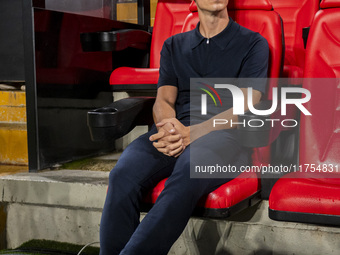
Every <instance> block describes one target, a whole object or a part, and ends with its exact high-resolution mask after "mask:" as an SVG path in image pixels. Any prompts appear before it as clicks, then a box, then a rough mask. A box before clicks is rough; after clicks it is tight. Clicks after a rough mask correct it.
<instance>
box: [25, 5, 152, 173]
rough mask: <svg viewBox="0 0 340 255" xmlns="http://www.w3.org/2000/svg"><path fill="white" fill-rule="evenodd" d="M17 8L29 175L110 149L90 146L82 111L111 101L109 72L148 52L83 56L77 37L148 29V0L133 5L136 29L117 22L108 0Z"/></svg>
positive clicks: (137, 61)
mask: <svg viewBox="0 0 340 255" xmlns="http://www.w3.org/2000/svg"><path fill="white" fill-rule="evenodd" d="M22 7H23V27H24V52H25V61H24V64H25V79H26V103H27V131H28V153H29V170H30V172H34V171H37V170H40V169H45V168H48V167H51V166H53V165H55V164H58V163H61V162H66V161H70V160H75V159H79V158H83V157H88V156H91V155H95V154H98V153H100V152H106V151H110V150H112V149H114V142H112V141H104V142H100V143H98V142H93V141H91V138H90V133H89V130H88V127H87V123H86V121H87V112H88V111H89V110H91V109H95V108H98V107H101V106H103V105H107V104H110V103H111V102H112V101H113V96H112V91H111V88H110V85H109V76H110V73H111V71H112V70H113V69H114V68H116V67H119V66H123V65H124V66H141V67H142V66H143V65H144V63H145V56H147V55H148V52H147V51H143V50H136V49H131V48H127V49H124V50H122V51H118V52H114V53H112V52H100V53H93V52H84V51H83V50H82V48H81V42H80V34H81V33H84V32H85V33H88V32H96V31H108V30H118V29H130V28H132V29H135V28H138V29H142V30H148V29H149V25H150V2H149V0H138V23H139V24H138V25H137V24H129V23H124V22H119V21H117V20H116V2H114V1H113V0H75V1H61V0H28V1H26V0H25V1H23V2H22Z"/></svg>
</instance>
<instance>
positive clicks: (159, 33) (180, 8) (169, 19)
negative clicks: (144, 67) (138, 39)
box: [150, 0, 191, 68]
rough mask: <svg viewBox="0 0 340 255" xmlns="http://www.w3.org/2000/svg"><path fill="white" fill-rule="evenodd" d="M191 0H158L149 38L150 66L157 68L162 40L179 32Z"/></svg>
mask: <svg viewBox="0 0 340 255" xmlns="http://www.w3.org/2000/svg"><path fill="white" fill-rule="evenodd" d="M190 2H191V0H159V1H158V3H157V8H156V16H155V23H154V27H153V36H152V40H151V52H150V68H159V61H160V52H161V49H162V46H163V43H164V41H165V40H166V39H167V38H168V37H170V36H172V35H175V34H177V33H180V32H181V29H182V26H183V23H184V20H185V18H186V16H187V15H188V14H189V13H190V12H189V10H188V8H189V4H190Z"/></svg>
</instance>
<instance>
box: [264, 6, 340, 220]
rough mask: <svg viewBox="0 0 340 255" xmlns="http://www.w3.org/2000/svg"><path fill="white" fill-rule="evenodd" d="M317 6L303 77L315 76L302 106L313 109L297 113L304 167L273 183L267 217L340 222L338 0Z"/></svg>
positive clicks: (339, 46) (309, 83)
mask: <svg viewBox="0 0 340 255" xmlns="http://www.w3.org/2000/svg"><path fill="white" fill-rule="evenodd" d="M320 7H321V10H320V11H318V12H317V14H316V15H315V18H314V21H313V24H312V26H311V29H310V33H309V39H308V42H307V50H306V62H305V69H304V77H306V78H314V79H305V80H304V82H303V87H304V88H306V89H308V90H309V91H310V92H311V100H310V101H309V102H308V103H306V104H305V107H306V108H307V109H310V111H311V113H312V116H302V117H301V128H300V162H299V165H301V166H304V167H302V172H294V173H290V174H288V175H287V178H281V179H280V180H279V181H278V182H277V183H276V184H275V186H274V187H273V189H272V192H271V194H270V198H269V217H270V218H272V219H274V220H284V221H297V222H307V223H318V224H333V225H340V170H339V166H340V133H339V130H340V126H339V123H340V115H339V109H340V104H339V102H340V97H339V95H340V93H339V89H340V87H339V78H340V30H339V24H340V15H339V11H340V0H323V1H321V4H320ZM317 78H331V79H323V80H320V79H317ZM306 166H309V169H307V168H306ZM305 171H306V172H305Z"/></svg>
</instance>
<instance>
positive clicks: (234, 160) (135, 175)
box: [100, 128, 249, 255]
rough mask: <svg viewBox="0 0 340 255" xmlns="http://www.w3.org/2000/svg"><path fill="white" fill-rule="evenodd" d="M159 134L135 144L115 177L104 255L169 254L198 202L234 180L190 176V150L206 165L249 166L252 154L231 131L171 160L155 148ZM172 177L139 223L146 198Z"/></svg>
mask: <svg viewBox="0 0 340 255" xmlns="http://www.w3.org/2000/svg"><path fill="white" fill-rule="evenodd" d="M156 132H157V130H156V128H152V130H151V131H149V132H148V133H146V134H144V135H142V136H140V137H139V138H137V139H136V140H135V141H133V142H132V143H131V144H130V145H129V146H128V147H127V148H126V149H125V150H124V152H123V153H122V155H121V157H120V159H119V161H118V162H117V165H116V166H115V167H114V169H113V170H112V171H111V173H110V177H109V188H108V192H107V197H106V201H105V205H104V209H103V214H102V219H101V225H100V254H101V255H116V254H121V255H153V254H154V255H163V254H167V253H168V251H169V250H170V248H171V246H172V244H173V243H174V242H175V241H176V240H177V238H178V237H179V236H180V234H181V233H182V231H183V230H184V228H185V226H186V224H187V222H188V220H189V218H190V216H191V214H192V212H193V210H194V208H195V206H196V204H197V202H198V200H199V199H200V198H201V197H202V196H203V195H205V194H207V193H209V192H211V191H213V190H215V189H216V188H217V187H219V186H220V185H222V184H223V183H226V182H227V181H229V180H230V176H228V178H224V179H223V178H222V179H221V178H214V179H210V178H209V179H207V178H190V167H189V166H190V150H195V153H201V156H200V157H195V158H196V159H197V158H198V159H200V160H202V163H206V161H207V160H211V159H214V162H215V163H219V164H221V165H222V164H228V163H230V164H233V165H235V166H241V165H246V164H248V159H249V155H248V154H249V153H248V152H247V151H246V150H245V149H243V148H242V147H241V146H240V145H239V144H238V142H237V141H236V140H235V138H233V136H231V135H230V134H229V133H228V132H225V131H214V132H212V133H214V134H212V133H210V134H208V135H206V136H204V137H201V138H199V139H197V140H196V141H195V142H194V143H195V145H190V146H188V147H187V148H186V149H185V151H184V152H183V153H182V154H181V155H180V156H179V157H178V158H174V157H169V156H166V155H164V154H162V153H160V152H158V151H157V150H156V149H155V148H154V147H153V145H152V142H150V141H149V137H150V135H152V134H154V133H156ZM216 132H219V133H216ZM190 147H191V148H190ZM192 152H193V151H192ZM196 163H197V164H200V162H196ZM166 177H169V178H168V180H167V181H166V183H165V188H164V190H163V191H162V193H161V194H160V196H159V197H158V199H157V201H156V203H155V205H154V206H153V207H152V209H151V210H150V211H149V212H148V214H147V215H146V216H145V218H144V219H143V220H142V221H141V222H139V218H140V213H139V212H140V202H141V199H142V197H143V195H144V194H145V193H146V192H147V191H148V190H149V189H151V188H153V187H154V186H155V185H156V184H157V183H158V182H159V181H161V180H162V179H164V178H166Z"/></svg>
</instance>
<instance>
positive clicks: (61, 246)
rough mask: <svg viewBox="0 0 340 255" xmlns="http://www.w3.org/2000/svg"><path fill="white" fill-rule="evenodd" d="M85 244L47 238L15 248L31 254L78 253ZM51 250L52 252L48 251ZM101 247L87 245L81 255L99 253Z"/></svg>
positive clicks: (4, 252)
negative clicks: (60, 241) (61, 241)
mask: <svg viewBox="0 0 340 255" xmlns="http://www.w3.org/2000/svg"><path fill="white" fill-rule="evenodd" d="M82 248H83V245H75V244H70V243H59V242H55V241H47V240H31V241H29V242H27V243H24V244H23V245H21V246H20V247H18V248H17V249H15V250H20V251H21V252H20V254H31V255H40V254H69V255H70V254H77V253H78V252H79V251H80V250H81V249H82ZM15 250H6V251H0V254H15V253H16V252H14V251H15ZM47 252H50V253H47ZM98 254H99V248H96V247H87V248H86V249H85V250H84V251H83V252H82V253H81V255H98Z"/></svg>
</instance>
